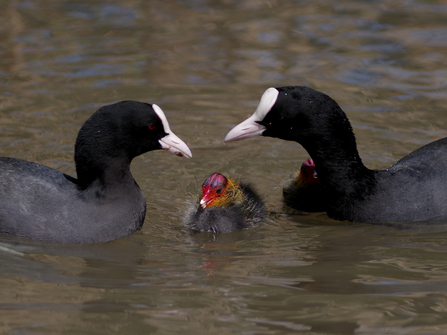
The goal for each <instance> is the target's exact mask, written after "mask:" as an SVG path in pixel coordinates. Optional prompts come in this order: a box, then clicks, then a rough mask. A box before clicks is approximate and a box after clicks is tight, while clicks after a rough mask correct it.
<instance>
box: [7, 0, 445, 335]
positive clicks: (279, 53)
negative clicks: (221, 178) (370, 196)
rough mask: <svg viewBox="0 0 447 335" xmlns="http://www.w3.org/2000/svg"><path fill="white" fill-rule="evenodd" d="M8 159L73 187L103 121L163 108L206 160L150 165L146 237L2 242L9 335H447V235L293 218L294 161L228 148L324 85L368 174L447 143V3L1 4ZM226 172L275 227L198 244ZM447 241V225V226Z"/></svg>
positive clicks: (150, 161) (284, 145) (141, 180)
mask: <svg viewBox="0 0 447 335" xmlns="http://www.w3.org/2000/svg"><path fill="white" fill-rule="evenodd" d="M0 18H1V19H0V75H1V78H2V80H1V82H0V130H1V132H0V154H1V155H2V156H13V157H18V158H22V159H27V160H31V161H36V162H40V163H43V164H46V165H48V166H51V167H53V168H56V169H59V170H61V171H63V172H65V173H68V174H71V175H73V176H74V175H75V169H74V164H73V158H72V156H73V145H74V141H75V138H76V135H77V132H78V130H79V128H80V126H81V125H82V123H83V122H84V121H85V120H86V119H87V118H88V117H89V116H90V115H91V114H92V113H93V112H94V111H95V110H96V109H97V108H99V107H100V106H102V105H104V104H108V103H113V102H116V101H120V100H125V99H133V100H139V101H145V102H150V103H157V104H158V105H159V106H161V107H162V109H163V110H164V111H165V113H166V115H167V117H168V119H169V122H170V125H171V128H172V129H173V131H174V132H175V133H176V134H177V135H178V136H179V137H181V138H182V139H183V140H184V141H185V142H186V143H187V144H188V145H189V147H190V148H191V150H192V152H193V156H194V157H193V159H190V160H186V159H181V158H178V157H175V156H174V155H170V154H168V153H166V152H163V151H157V152H150V153H147V154H144V155H143V156H141V157H138V158H136V159H135V160H134V162H133V164H132V172H133V174H134V177H135V179H136V180H137V182H138V184H139V185H140V187H141V189H142V191H143V193H144V194H145V196H146V199H147V203H148V213H147V217H146V222H145V225H144V226H143V229H142V230H141V231H140V232H137V233H135V234H133V235H132V236H130V237H128V238H123V239H119V240H117V241H113V242H110V243H103V244H94V245H82V246H78V245H74V246H72V245H70V246H67V245H51V244H43V243H35V242H30V241H25V240H17V239H14V238H10V237H1V238H0V242H1V245H0V247H1V248H0V249H1V250H0V264H1V267H0V287H1V288H0V310H1V318H0V333H1V334H111V333H116V334H152V333H154V334H155V333H157V334H182V335H184V334H213V333H214V334H224V335H225V334H295V333H303V334H385V333H386V334H444V333H446V332H447V322H446V321H445V320H447V262H446V259H447V233H446V231H447V230H445V229H444V228H443V226H442V225H440V226H439V225H438V226H436V227H433V228H430V229H428V228H426V227H422V228H417V227H416V229H415V228H414V227H412V226H411V227H393V226H373V225H367V224H346V223H343V222H337V221H334V220H331V219H329V218H327V216H326V215H325V214H312V215H307V214H303V213H294V212H291V211H290V210H288V209H287V208H284V207H283V205H282V202H281V192H282V191H281V190H282V185H283V184H284V183H285V182H286V181H287V180H288V178H289V177H290V175H292V173H293V171H294V170H295V169H297V168H298V167H299V165H300V164H301V163H302V162H303V161H304V160H306V159H307V158H308V155H307V153H306V152H305V150H304V149H303V148H302V147H301V146H300V145H298V144H296V143H291V142H285V141H280V140H277V139H272V138H255V139H250V140H246V141H242V142H235V143H229V144H224V143H223V138H224V136H225V135H226V133H227V132H228V131H229V130H230V129H231V127H233V126H234V125H235V124H237V123H239V122H240V121H242V120H243V119H245V118H246V117H247V116H249V115H250V114H251V113H253V111H254V109H255V108H256V106H257V103H258V100H259V98H260V96H261V95H262V93H263V92H264V91H265V89H266V88H268V87H271V86H285V85H307V86H311V87H313V88H315V89H318V90H320V91H323V92H325V93H327V94H328V95H330V96H331V97H333V98H334V99H335V100H336V101H338V102H339V104H340V105H341V106H342V108H343V109H344V110H345V111H346V113H347V114H348V117H349V118H350V120H351V122H352V124H353V127H354V131H355V134H356V136H357V142H358V146H359V151H360V155H361V157H362V159H363V161H364V163H365V165H367V166H368V167H370V168H386V167H388V166H389V165H391V164H392V163H394V162H395V161H397V160H398V159H400V158H401V157H402V156H404V155H406V154H407V153H409V152H411V151H413V150H414V149H416V148H418V147H420V146H421V145H424V144H426V143H429V142H431V141H433V140H436V139H439V138H442V137H445V136H447V113H446V110H447V79H446V78H447V66H446V62H445V58H446V55H447V19H446V18H447V4H446V3H445V2H443V1H428V0H427V1H415V0H409V1H392V0H390V1H348V0H344V1H343V0H342V1H337V2H328V1H320V0H316V1H256V0H247V1H213V0H195V1H153V0H151V1H136V0H135V1H117V0H116V1H94V2H92V1H74V0H73V1H72V0H69V1H54V0H53V1H52V0H42V1H32V0H31V1H17V0H16V1H13V0H11V1H8V0H5V1H2V2H0ZM213 172H222V173H228V174H229V175H231V176H234V177H237V178H240V179H243V180H247V181H251V182H252V183H253V184H255V185H256V187H257V188H258V189H259V191H260V193H261V194H262V195H263V196H264V197H265V199H266V204H267V208H268V210H269V212H270V215H269V217H268V219H267V220H266V221H265V222H264V223H263V224H261V225H260V226H258V227H256V228H255V229H251V230H247V231H242V232H237V233H231V234H222V235H213V234H195V235H194V234H191V233H190V232H189V231H188V230H187V229H186V228H185V227H184V224H183V221H184V217H185V213H186V212H187V210H188V208H189V206H190V204H191V202H192V201H193V199H194V197H195V196H196V195H197V192H198V191H199V188H200V185H201V183H202V182H203V180H204V179H205V178H206V177H207V176H208V175H210V174H211V173H213ZM446 224H447V223H446Z"/></svg>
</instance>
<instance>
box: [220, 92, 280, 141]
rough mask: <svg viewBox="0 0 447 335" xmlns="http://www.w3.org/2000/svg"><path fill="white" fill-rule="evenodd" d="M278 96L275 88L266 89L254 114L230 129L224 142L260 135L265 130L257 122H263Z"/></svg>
mask: <svg viewBox="0 0 447 335" xmlns="http://www.w3.org/2000/svg"><path fill="white" fill-rule="evenodd" d="M278 94H279V91H278V90H277V89H276V88H273V87H270V88H268V89H267V90H266V91H265V92H264V94H263V95H262V97H261V101H259V105H258V108H256V111H255V112H254V114H253V115H252V116H250V117H249V118H248V119H247V120H245V121H243V122H242V123H239V124H238V125H237V126H236V127H234V128H233V129H231V130H230V132H229V133H228V134H227V136H225V139H224V141H225V142H233V141H240V140H243V139H246V138H250V137H254V136H260V135H262V133H263V132H264V130H265V129H266V128H265V127H264V126H263V125H260V124H259V123H257V122H260V121H262V120H264V118H265V116H266V115H267V113H268V112H270V110H271V109H272V107H273V105H274V104H275V103H276V100H277V99H278Z"/></svg>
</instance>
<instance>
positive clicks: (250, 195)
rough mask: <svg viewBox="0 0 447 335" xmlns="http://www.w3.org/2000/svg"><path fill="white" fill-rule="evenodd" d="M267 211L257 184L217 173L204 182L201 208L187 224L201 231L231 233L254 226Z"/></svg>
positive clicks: (199, 206) (199, 207) (200, 201)
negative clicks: (255, 188) (239, 181)
mask: <svg viewBox="0 0 447 335" xmlns="http://www.w3.org/2000/svg"><path fill="white" fill-rule="evenodd" d="M265 215H266V213H265V208H264V203H263V201H262V199H261V197H260V196H259V195H258V194H257V193H256V191H255V190H254V188H253V186H251V185H250V184H247V183H238V182H236V181H235V180H233V179H230V178H227V177H225V176H223V175H221V174H220V173H214V174H212V175H211V176H209V177H208V178H207V179H206V180H205V181H204V182H203V185H202V197H201V198H200V200H199V202H198V208H197V210H195V211H194V212H193V213H192V214H191V215H190V217H189V218H188V221H187V225H188V226H189V228H191V229H193V230H197V231H201V232H211V233H230V232H233V231H238V230H242V229H244V228H249V227H251V226H253V225H254V224H256V223H258V222H259V221H261V220H262V219H263V218H265Z"/></svg>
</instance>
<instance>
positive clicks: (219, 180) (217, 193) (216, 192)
mask: <svg viewBox="0 0 447 335" xmlns="http://www.w3.org/2000/svg"><path fill="white" fill-rule="evenodd" d="M227 188H228V179H227V178H226V177H225V176H223V175H221V174H220V173H213V174H212V175H211V176H209V177H208V178H207V179H206V180H205V181H204V182H203V185H202V199H200V203H199V204H200V207H202V208H206V207H210V206H216V205H218V203H219V199H221V198H222V197H224V196H225V193H226V190H227Z"/></svg>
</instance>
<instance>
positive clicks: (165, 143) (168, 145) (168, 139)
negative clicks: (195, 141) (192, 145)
mask: <svg viewBox="0 0 447 335" xmlns="http://www.w3.org/2000/svg"><path fill="white" fill-rule="evenodd" d="M152 109H153V110H154V112H155V113H156V114H157V115H158V117H159V118H160V120H161V123H162V124H163V128H164V131H165V133H166V134H168V135H166V136H165V137H163V138H161V139H159V140H158V142H159V143H160V145H161V147H162V148H163V149H164V150H167V151H170V152H172V153H173V154H175V155H177V156H180V157H186V158H191V157H192V153H191V150H189V148H188V146H187V145H186V144H185V142H183V141H182V140H181V139H180V138H179V137H178V136H177V135H175V134H174V133H173V132H172V130H171V129H170V128H169V123H168V119H167V118H166V116H165V114H164V113H163V111H162V109H161V108H160V107H158V106H157V105H156V104H153V105H152Z"/></svg>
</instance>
